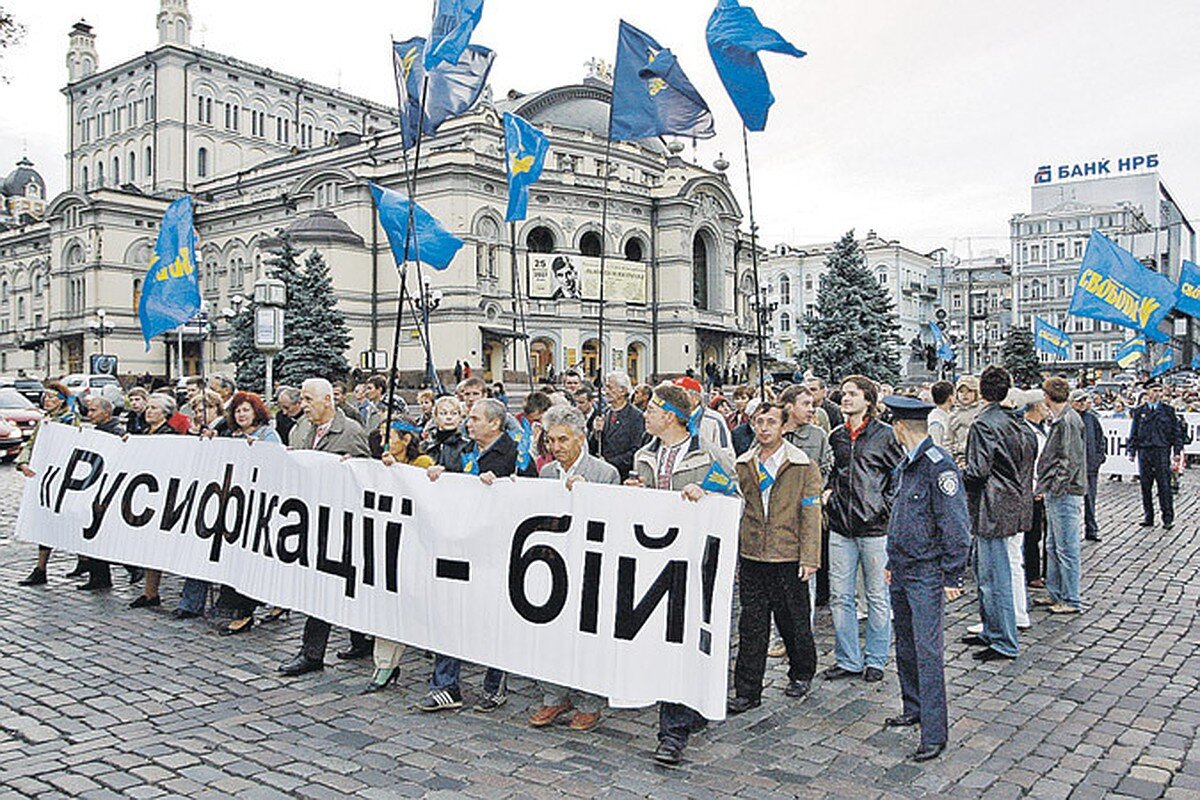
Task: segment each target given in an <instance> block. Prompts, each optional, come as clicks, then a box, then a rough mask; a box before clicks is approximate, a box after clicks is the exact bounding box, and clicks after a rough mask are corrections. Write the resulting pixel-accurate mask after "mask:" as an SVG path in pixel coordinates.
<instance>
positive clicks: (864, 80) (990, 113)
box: [0, 0, 1200, 255]
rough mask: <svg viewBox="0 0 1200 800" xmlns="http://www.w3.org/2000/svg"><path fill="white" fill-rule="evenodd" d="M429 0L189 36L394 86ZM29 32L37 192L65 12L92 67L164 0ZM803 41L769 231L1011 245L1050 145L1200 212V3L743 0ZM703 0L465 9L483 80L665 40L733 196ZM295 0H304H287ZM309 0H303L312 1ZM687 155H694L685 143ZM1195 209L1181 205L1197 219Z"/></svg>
mask: <svg viewBox="0 0 1200 800" xmlns="http://www.w3.org/2000/svg"><path fill="white" fill-rule="evenodd" d="M432 4H433V0H391V1H390V2H381V1H379V0H343V2H340V3H336V4H322V5H311V4H306V5H301V4H296V3H294V2H284V0H253V2H246V1H245V0H242V1H241V2H235V1H234V0H191V2H190V8H191V12H192V16H193V20H194V32H193V37H192V39H193V43H195V44H201V43H202V44H203V45H204V46H205V47H207V48H208V49H210V50H215V51H218V52H222V53H226V54H229V55H232V56H236V57H238V58H241V59H244V60H246V61H250V62H252V63H257V64H260V65H263V66H269V67H272V68H274V69H277V70H282V71H284V72H287V73H290V74H293V75H296V76H299V77H303V78H306V79H309V80H313V81H317V82H321V83H326V84H329V85H334V86H340V87H341V88H342V89H344V90H346V91H348V92H352V93H355V94H359V95H362V96H364V97H367V98H370V99H373V100H377V101H380V102H385V103H393V102H394V100H395V90H394V87H393V85H392V83H391V80H392V78H391V75H392V72H391V63H390V57H389V52H388V51H389V48H388V42H389V38H390V37H392V36H394V37H395V38H398V39H402V38H407V37H409V36H411V35H414V34H425V33H427V31H428V27H429V20H430V13H431V9H432ZM4 5H5V6H6V7H8V8H9V9H11V10H12V11H13V12H14V13H15V14H16V16H17V18H18V19H19V20H20V21H21V22H23V23H24V24H25V25H26V27H27V29H28V32H27V34H26V37H25V40H24V42H23V43H22V44H21V45H20V46H18V47H17V48H15V49H12V50H10V51H9V52H7V53H4V54H3V57H2V59H0V73H3V74H4V75H5V76H6V77H7V78H8V81H9V82H8V83H7V84H6V85H0V109H2V111H0V164H2V163H11V162H13V161H16V159H17V158H19V157H20V155H21V153H22V152H27V153H28V154H29V156H30V158H32V159H33V160H34V161H35V162H36V163H37V165H38V167H39V168H40V169H41V171H42V173H43V175H44V176H45V177H46V179H47V182H48V184H49V189H50V192H51V194H53V193H55V192H56V191H59V190H61V189H62V187H63V185H64V179H63V153H64V152H65V149H66V124H65V116H66V112H65V100H64V98H63V96H62V94H61V93H60V91H59V90H60V89H61V87H62V86H63V84H64V83H65V82H66V68H65V66H64V58H65V52H66V45H67V32H68V30H69V29H70V27H71V25H72V24H73V23H74V22H75V21H76V20H78V19H80V18H81V17H82V18H85V19H86V20H87V21H88V22H89V23H91V24H92V25H93V26H94V28H95V31H96V34H97V49H98V50H99V53H100V60H101V67H102V68H103V67H108V66H111V65H113V64H116V63H119V62H121V61H124V60H126V59H129V58H132V57H134V56H136V55H138V54H140V53H142V52H144V51H145V50H147V49H150V48H152V47H153V46H154V45H155V44H156V42H157V32H156V29H155V14H156V13H157V11H158V7H159V2H158V0H53V2H45V1H43V2H36V0H16V1H15V2H14V1H13V0H8V2H5V3H4ZM752 5H753V6H754V8H755V9H756V10H757V11H758V14H759V16H760V17H761V18H762V19H763V21H764V22H766V23H767V24H768V25H772V26H773V27H775V28H777V29H778V30H779V31H780V32H782V33H783V34H784V35H785V36H786V37H788V38H789V39H791V41H792V42H793V43H795V44H796V45H797V46H798V47H800V48H801V49H803V50H806V51H808V54H809V55H808V56H807V57H806V58H803V59H799V60H795V59H790V58H787V57H783V56H775V55H770V54H768V55H766V56H765V57H764V60H765V61H766V62H767V69H768V72H769V74H770V76H771V79H772V86H773V89H774V92H775V95H776V98H777V101H776V104H775V106H774V108H773V109H772V111H771V117H770V121H769V123H768V126H767V130H766V131H765V132H763V133H760V134H752V135H751V144H750V146H751V161H752V168H753V172H752V175H753V181H754V189H755V211H756V213H757V215H758V222H759V226H760V228H761V230H762V232H763V237H764V239H765V241H766V242H767V243H768V244H773V243H776V242H781V241H786V242H790V243H794V244H802V243H807V242H816V241H824V240H829V239H832V238H835V237H836V236H838V235H840V234H841V233H842V232H844V231H845V230H847V229H849V228H856V229H858V231H859V232H860V233H863V232H865V231H866V230H867V229H869V228H873V229H875V230H876V231H878V232H879V234H880V235H882V236H886V237H889V238H896V239H900V240H901V241H902V242H904V243H905V244H909V245H911V246H914V247H917V248H921V249H932V248H934V247H938V246H945V247H949V248H951V249H953V250H955V251H956V252H958V253H959V254H961V255H966V254H967V249H968V240H969V241H970V247H971V248H972V249H973V252H975V253H976V254H978V253H979V252H981V251H982V250H985V249H988V248H999V249H1001V250H1004V251H1006V250H1007V240H1006V236H1007V221H1008V218H1009V217H1010V215H1011V214H1013V213H1015V212H1018V211H1022V210H1028V204H1029V187H1030V185H1031V184H1032V180H1033V173H1034V171H1035V170H1036V168H1037V167H1038V166H1039V165H1042V164H1061V163H1075V162H1081V161H1090V160H1098V159H1103V158H1113V159H1116V158H1118V157H1121V156H1125V155H1136V154H1145V153H1157V154H1158V155H1159V157H1160V162H1161V172H1162V175H1163V178H1164V180H1165V181H1166V183H1167V185H1168V186H1170V187H1171V189H1172V191H1173V193H1174V194H1175V196H1176V199H1178V200H1179V201H1180V203H1181V204H1182V205H1183V207H1184V209H1185V211H1186V212H1187V213H1188V215H1189V216H1190V217H1193V218H1194V217H1200V206H1197V204H1198V203H1200V148H1197V147H1196V146H1195V140H1196V132H1197V131H1200V102H1198V101H1200V96H1198V95H1200V92H1198V89H1197V83H1196V79H1195V76H1196V74H1197V72H1196V68H1195V44H1194V36H1195V32H1196V31H1197V30H1200V3H1197V2H1195V1H1194V0H1158V2H1154V3H1147V4H1144V5H1136V4H1134V5H1131V4H1129V3H1127V2H1123V1H1121V0H1056V1H1055V2H1046V0H1008V1H1007V2H1003V3H998V2H990V3H985V2H963V0H904V2H890V1H889V0H804V1H803V2H801V1H800V0H754V2H753V3H752ZM712 6H713V1H712V0H659V2H646V1H645V0H604V1H603V2H579V1H578V0H570V1H569V2H564V1H563V0H487V3H486V5H485V7H484V16H483V22H482V24H481V25H480V26H479V28H478V29H477V30H476V34H475V39H474V41H476V42H477V43H479V44H484V45H487V46H489V47H492V48H493V49H495V50H496V51H497V54H498V56H497V60H496V64H495V67H494V69H493V71H492V78H491V80H492V86H493V88H494V90H495V92H496V94H497V95H502V94H503V93H505V92H507V91H508V90H509V89H510V88H515V89H519V90H521V91H525V92H529V91H536V90H538V89H542V88H547V87H549V86H551V85H558V84H565V83H571V82H575V81H577V80H578V79H579V78H581V77H582V76H583V74H584V72H585V68H584V63H583V62H584V61H586V60H587V59H588V58H590V57H593V56H594V57H596V58H603V59H605V60H608V61H610V62H611V60H612V58H613V56H614V53H615V49H616V29H617V23H618V20H619V19H621V18H622V17H623V18H625V19H627V20H628V21H630V22H631V23H633V24H635V25H637V26H638V27H640V28H642V29H643V30H646V31H648V32H649V33H651V34H652V35H653V36H654V37H655V38H657V39H658V40H659V41H660V42H661V43H662V44H663V45H664V46H666V47H670V48H671V49H672V51H673V52H675V54H676V55H677V56H678V57H679V59H680V63H681V65H682V66H683V68H684V70H685V72H687V74H688V75H689V77H690V78H691V79H692V81H693V83H695V84H696V86H697V87H698V88H699V90H700V91H701V93H702V94H703V95H704V96H705V98H706V99H707V100H708V103H709V105H710V106H711V107H712V109H713V112H714V114H715V116H716V120H717V131H718V136H717V138H716V139H714V140H711V141H709V142H704V143H701V145H700V147H699V148H698V151H697V156H698V158H699V160H700V161H701V162H702V163H704V164H711V163H712V161H713V160H714V159H715V158H717V156H718V154H719V153H724V154H725V156H726V157H727V158H728V159H729V160H730V161H731V162H732V165H733V166H732V167H731V169H730V176H731V178H732V180H733V183H734V187H735V190H736V191H737V193H738V196H739V197H740V198H744V197H745V181H744V178H743V175H744V173H743V170H744V161H743V159H742V155H741V136H740V121H739V119H738V117H737V114H736V112H735V111H734V110H733V106H732V104H731V103H730V101H729V98H728V97H726V95H725V93H724V89H723V88H722V86H721V84H720V82H719V80H718V78H717V75H716V72H715V70H714V69H713V66H712V62H711V61H710V60H709V58H708V53H707V50H706V48H705V45H704V26H705V23H706V21H707V19H708V15H709V14H710V12H711V10H712ZM301 9H304V10H301ZM309 9H311V10H309ZM686 154H687V156H688V157H689V158H690V157H692V149H691V147H690V145H689V147H688V149H687V151H686ZM1194 224H1195V223H1194Z"/></svg>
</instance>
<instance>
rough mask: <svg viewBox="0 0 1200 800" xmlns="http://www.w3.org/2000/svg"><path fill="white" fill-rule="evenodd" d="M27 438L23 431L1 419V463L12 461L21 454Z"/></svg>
mask: <svg viewBox="0 0 1200 800" xmlns="http://www.w3.org/2000/svg"><path fill="white" fill-rule="evenodd" d="M24 444H25V437H24V436H22V435H21V429H20V428H18V427H17V426H16V425H15V424H13V423H11V422H9V421H8V420H6V419H3V418H0V461H11V460H12V459H14V458H16V457H17V454H18V453H20V452H21V447H22V446H23V445H24Z"/></svg>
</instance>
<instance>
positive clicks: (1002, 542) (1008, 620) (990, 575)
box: [975, 536, 1017, 658]
mask: <svg viewBox="0 0 1200 800" xmlns="http://www.w3.org/2000/svg"><path fill="white" fill-rule="evenodd" d="M1008 541H1009V537H1004V538H1000V539H987V538H984V537H982V536H977V537H975V581H976V583H978V584H979V619H980V621H981V622H983V631H982V632H981V633H980V634H979V638H980V639H983V640H984V641H985V642H987V643H988V646H989V647H991V648H992V649H993V650H995V651H996V652H997V653H1003V654H1004V655H1006V656H1010V657H1012V658H1016V657H1017V612H1016V607H1015V606H1014V605H1013V587H1012V564H1011V562H1010V561H1009V558H1008Z"/></svg>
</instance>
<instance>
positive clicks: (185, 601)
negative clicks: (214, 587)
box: [179, 578, 208, 614]
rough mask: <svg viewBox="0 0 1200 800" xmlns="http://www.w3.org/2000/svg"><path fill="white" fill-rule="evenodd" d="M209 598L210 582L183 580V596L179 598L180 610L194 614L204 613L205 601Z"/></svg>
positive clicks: (192, 579) (193, 579) (191, 579)
mask: <svg viewBox="0 0 1200 800" xmlns="http://www.w3.org/2000/svg"><path fill="white" fill-rule="evenodd" d="M207 596H208V581H198V580H196V579H195V578H184V579H183V594H181V595H180V596H179V610H180V611H190V612H192V613H193V614H203V613H204V601H205V598H206V597H207Z"/></svg>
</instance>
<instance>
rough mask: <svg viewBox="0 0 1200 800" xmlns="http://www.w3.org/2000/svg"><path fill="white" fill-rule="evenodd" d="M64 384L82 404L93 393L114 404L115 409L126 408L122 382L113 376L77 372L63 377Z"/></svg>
mask: <svg viewBox="0 0 1200 800" xmlns="http://www.w3.org/2000/svg"><path fill="white" fill-rule="evenodd" d="M62 384H63V386H66V387H67V389H68V390H69V391H70V392H71V394H73V395H75V396H76V397H78V398H79V400H80V401H81V402H82V401H83V400H86V399H87V398H88V395H90V394H91V393H92V392H95V393H96V394H98V395H100V396H102V397H106V398H108V400H109V401H110V402H111V403H112V404H113V409H114V410H116V411H122V410H123V409H124V408H125V393H124V392H123V391H121V382H120V381H118V380H117V379H116V377H115V376H113V375H94V374H93V375H89V374H87V373H83V372H76V373H73V374H71V375H64V376H63V377H62Z"/></svg>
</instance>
